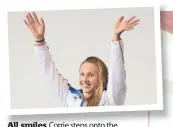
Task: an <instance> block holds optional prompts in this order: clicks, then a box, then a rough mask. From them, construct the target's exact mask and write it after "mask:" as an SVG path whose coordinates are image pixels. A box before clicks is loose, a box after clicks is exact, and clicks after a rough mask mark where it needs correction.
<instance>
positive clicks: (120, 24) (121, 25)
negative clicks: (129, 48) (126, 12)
mask: <svg viewBox="0 0 173 127" xmlns="http://www.w3.org/2000/svg"><path fill="white" fill-rule="evenodd" d="M135 18H136V17H135V16H133V17H130V18H129V19H126V20H124V16H121V17H120V18H119V19H118V21H117V22H116V24H115V26H114V38H113V40H115V41H116V40H117V39H118V40H119V37H120V35H121V33H122V32H124V31H129V30H132V29H134V27H135V26H136V25H137V24H138V23H139V20H138V19H135Z"/></svg>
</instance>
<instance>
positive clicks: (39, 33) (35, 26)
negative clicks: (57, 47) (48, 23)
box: [24, 12, 45, 40]
mask: <svg viewBox="0 0 173 127" xmlns="http://www.w3.org/2000/svg"><path fill="white" fill-rule="evenodd" d="M26 19H27V20H24V22H25V24H26V25H27V27H28V28H29V29H30V31H31V32H32V34H33V36H34V37H35V38H36V39H37V40H42V39H44V32H45V23H44V20H43V18H40V21H39V20H38V18H37V16H36V14H35V13H34V12H33V16H32V15H31V14H30V13H28V14H27V15H26Z"/></svg>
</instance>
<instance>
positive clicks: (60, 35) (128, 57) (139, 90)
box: [8, 7, 160, 109]
mask: <svg viewBox="0 0 173 127" xmlns="http://www.w3.org/2000/svg"><path fill="white" fill-rule="evenodd" d="M26 14H27V12H10V13H9V15H8V25H9V27H8V31H9V52H10V54H9V56H10V62H9V63H10V90H11V91H10V94H11V95H10V97H11V106H12V109H27V108H55V107H58V105H59V104H58V99H57V98H58V96H57V94H56V90H55V88H54V87H52V85H51V84H50V83H49V82H46V80H45V79H44V77H43V76H42V75H41V74H40V73H39V66H38V64H37V60H36V57H35V52H34V39H35V38H34V37H33V36H32V34H31V32H30V31H29V30H28V29H27V27H26V26H25V24H24V23H23V20H24V19H26ZM36 14H37V15H38V16H39V17H40V16H42V17H43V18H44V20H45V23H46V35H45V38H46V41H47V44H48V46H49V48H50V49H49V50H50V52H51V54H52V57H53V60H54V62H55V64H56V68H57V69H58V71H59V73H61V74H62V75H63V77H65V78H66V79H68V82H69V83H70V84H71V85H72V86H73V87H75V88H77V89H79V88H80V87H79V83H78V82H79V80H78V78H79V74H78V72H79V67H80V64H81V62H82V61H83V60H84V59H86V58H87V57H88V56H97V57H99V58H100V59H102V60H103V61H104V62H105V63H106V65H107V66H108V68H109V60H110V43H111V40H112V36H113V26H114V24H115V22H116V21H117V20H118V18H119V17H120V16H122V15H123V16H124V17H125V18H126V19H127V18H129V17H131V16H136V18H137V19H140V22H139V25H137V26H136V27H135V29H134V30H133V31H128V32H124V33H123V34H122V36H121V37H122V39H123V43H124V59H125V68H126V85H127V94H126V100H125V105H150V104H157V103H158V102H157V98H159V97H157V84H156V82H157V81H156V64H158V63H156V56H158V54H157V53H156V52H155V48H156V46H155V43H156V40H155V30H154V23H155V19H154V8H152V7H146V8H145V7H144V8H124V9H123V8H122V9H121V8H118V9H117V8H116V9H85V10H79V9H77V10H59V11H46V12H45V11H43V12H36ZM21 34H22V36H21ZM157 43H159V42H157ZM31 93H32V94H31ZM159 99H160V98H159Z"/></svg>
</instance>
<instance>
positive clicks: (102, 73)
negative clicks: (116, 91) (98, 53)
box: [81, 56, 108, 106]
mask: <svg viewBox="0 0 173 127" xmlns="http://www.w3.org/2000/svg"><path fill="white" fill-rule="evenodd" d="M85 62H88V63H93V64H95V65H96V66H97V68H98V75H99V79H98V88H97V89H96V91H95V92H94V94H93V96H92V97H91V98H90V99H89V100H88V101H87V106H97V105H98V104H99V102H100V100H101V97H102V94H103V90H106V89H107V83H108V69H107V66H106V64H105V63H104V62H103V61H102V60H101V59H99V58H98V57H94V56H91V57H88V58H86V59H85V60H84V61H83V62H82V63H81V65H82V64H84V63H85Z"/></svg>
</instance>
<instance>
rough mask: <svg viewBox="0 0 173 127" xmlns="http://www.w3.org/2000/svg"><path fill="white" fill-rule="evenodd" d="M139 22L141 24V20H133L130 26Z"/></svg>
mask: <svg viewBox="0 0 173 127" xmlns="http://www.w3.org/2000/svg"><path fill="white" fill-rule="evenodd" d="M138 22H139V19H137V20H133V21H131V22H129V23H128V24H129V25H132V24H134V23H138Z"/></svg>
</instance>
